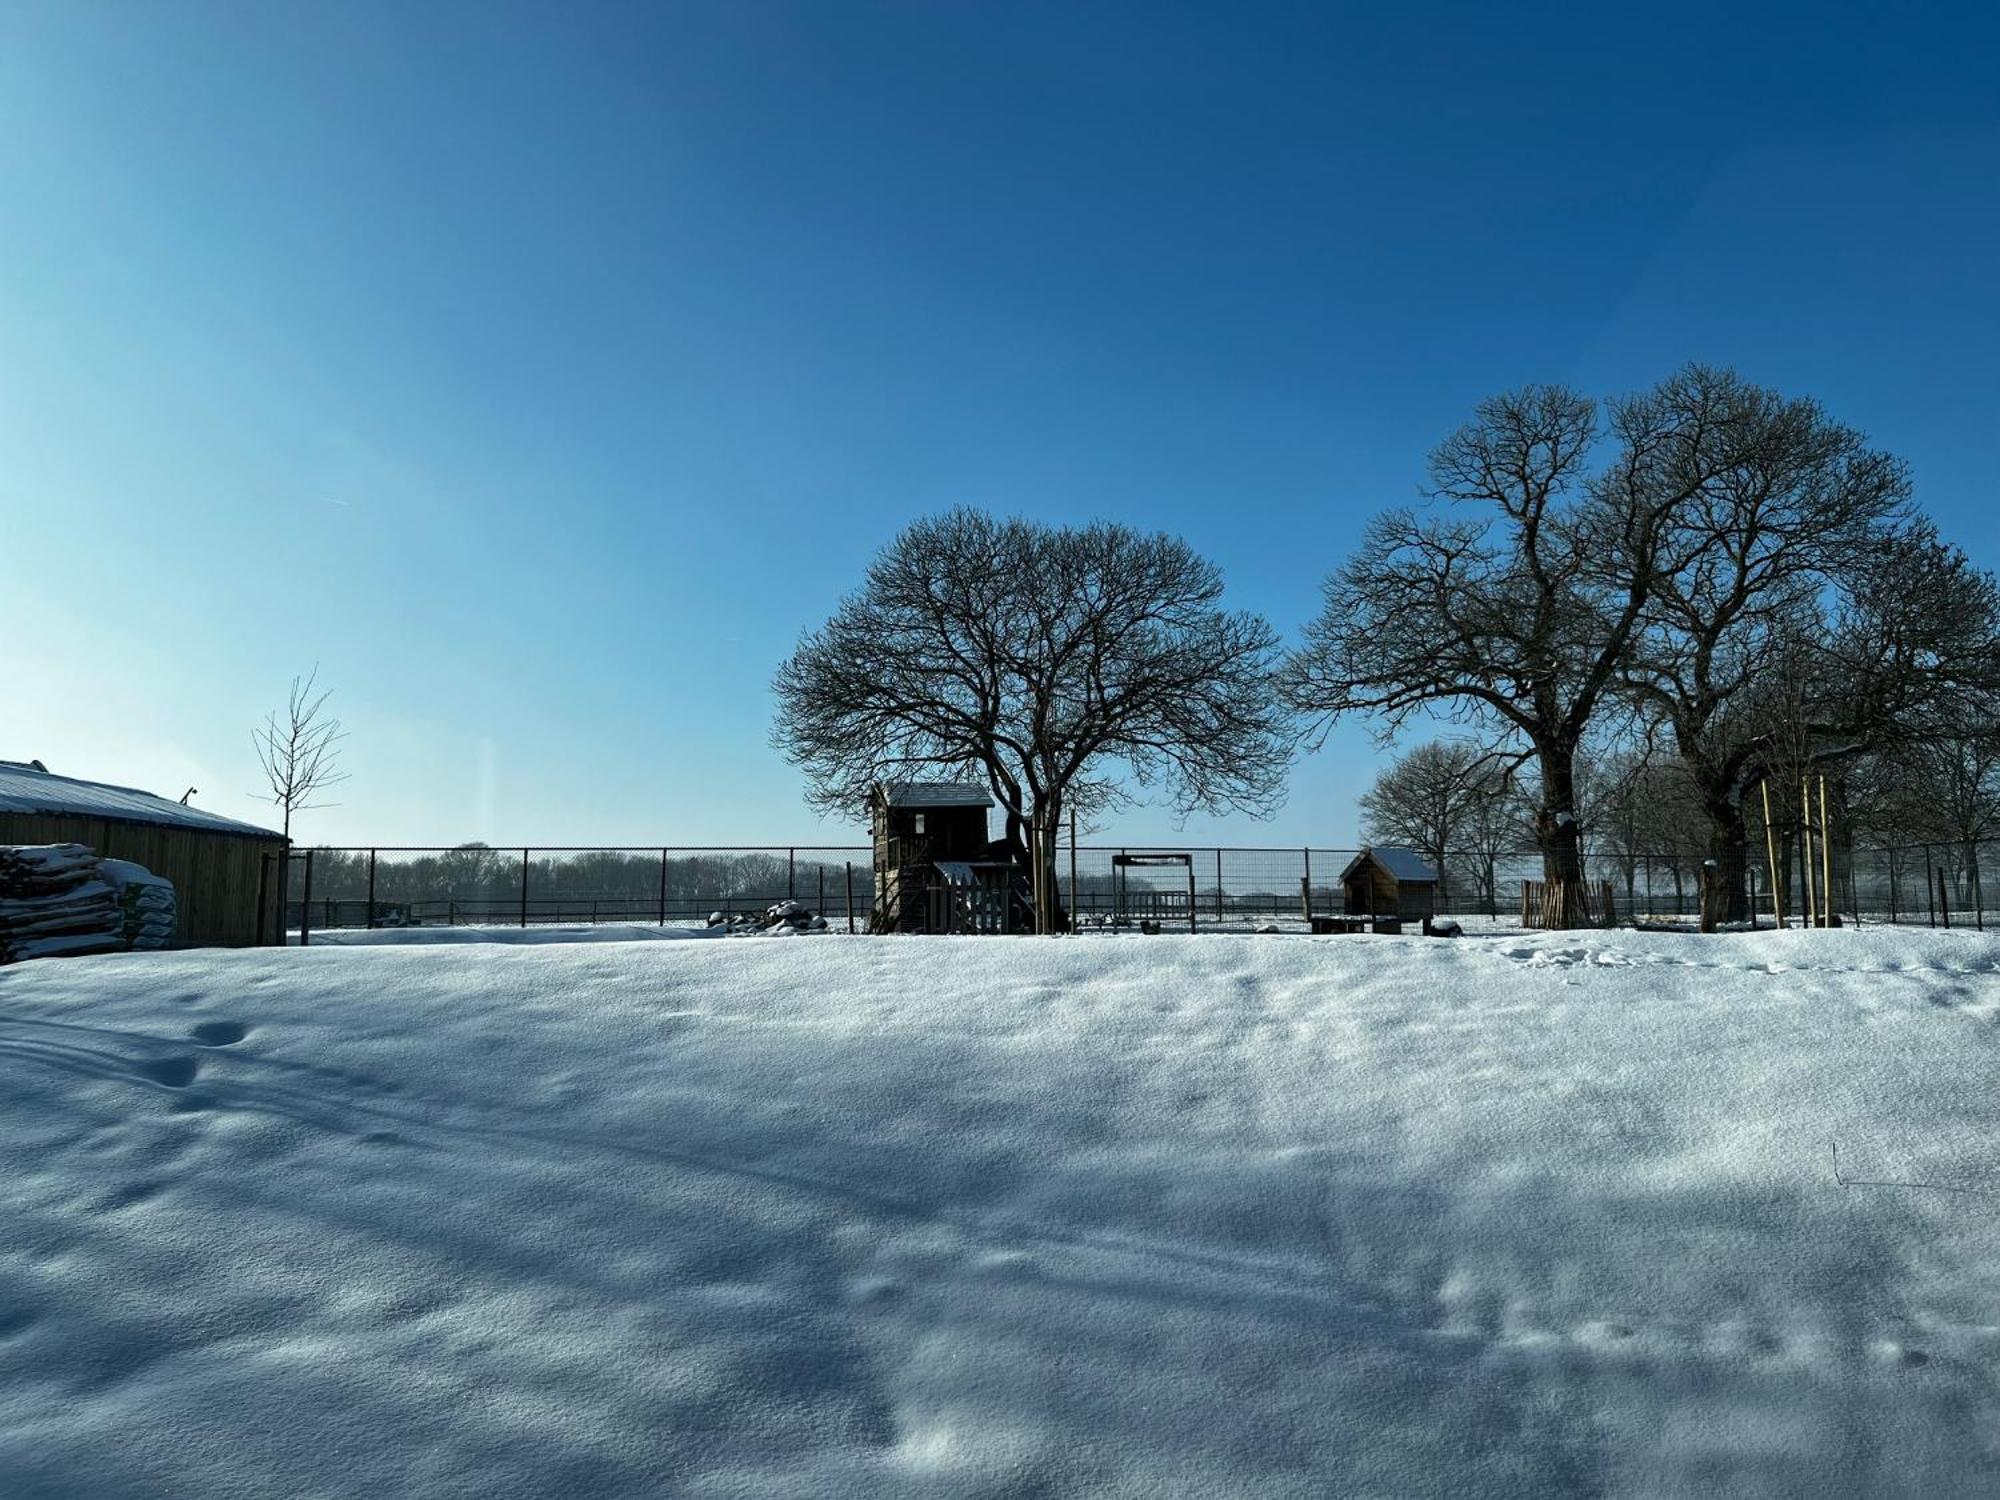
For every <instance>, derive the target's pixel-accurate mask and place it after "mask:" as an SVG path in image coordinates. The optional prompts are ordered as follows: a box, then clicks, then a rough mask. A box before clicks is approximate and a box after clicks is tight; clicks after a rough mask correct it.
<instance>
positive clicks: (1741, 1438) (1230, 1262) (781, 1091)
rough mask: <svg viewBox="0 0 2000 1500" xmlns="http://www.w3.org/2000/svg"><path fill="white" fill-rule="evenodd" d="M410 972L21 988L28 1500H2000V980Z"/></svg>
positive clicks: (440, 961)
mask: <svg viewBox="0 0 2000 1500" xmlns="http://www.w3.org/2000/svg"><path fill="white" fill-rule="evenodd" d="M598 933H599V934H600V935H611V934H612V930H610V929H598ZM490 935H491V934H489V936H490ZM626 935H627V936H630V935H631V934H626ZM646 935H647V936H657V930H654V931H652V932H649V933H647V934H646ZM357 936H360V937H362V938H364V939H365V938H368V937H370V936H372V937H373V938H374V939H375V941H373V942H368V941H362V942H356V943H351V944H337V945H332V946H327V947H318V946H315V947H314V948H312V949H309V950H304V951H301V950H297V949H293V950H262V951H249V952H233V953H213V952H211V953H184V954H158V955H118V956H113V957H107V958H97V959H82V960H75V961H68V962H45V963H39V964H28V965H22V966H18V967H16V968H12V969H8V970H5V971H0V1142H4V1146H3V1147H0V1162H4V1164H5V1169H6V1170H5V1177H4V1186H0V1495H5V1496H6V1497H8V1500H29V1497H40V1496H57V1495H60V1496H89V1497H92V1500H118V1497H127V1496H132V1497H137V1496H147V1497H152V1496H169V1497H177V1496H188V1497H200V1500H230V1497H239V1496H245V1497H247V1496H286V1497H306V1496H320V1495H339V1496H370V1497H376V1496H402V1495H411V1496H424V1497H460V1496H462V1497H468V1500H469V1497H475V1496H476V1497H481V1500H486V1497H508V1496H522V1497H527V1496H589V1495H674V1496H814V1497H820V1496H847V1495H860V1496H875V1495H886V1496H925V1497H928V1496H980V1497H1001V1496H1023V1497H1026V1496H1067V1495H1112V1496H1135V1497H1136V1496H1201V1497H1218V1496H1320V1495H1381V1496H1414V1495H1432V1494H1435V1495H1452V1496H1466V1495H1480V1496H1491V1495H1522V1496H1543V1495H1565V1494H1578V1495H1582V1494H1599V1493H1608V1494H1618V1495H1645V1496H1654V1495H1668V1496H1670V1495H1689V1496H1696V1495H1699V1496H1704V1497H1707V1496H1716V1495H1728V1496H1738V1495H1767V1494H1768V1495H1797V1496H1815V1497H1817V1496H1828V1495H1849V1494H1867V1495H1909V1496H1975V1495H1977V1496H1990V1495H1992V1494H1994V1493H1996V1492H2000V1375H1996V1369H2000V1366H1996V1359H2000V1132H1996V1126H2000V1082H1996V1080H1997V1079H2000V1069H1996V1062H2000V1027H1996V1024H1995V1023H1996V1020H2000V941H1997V940H1987V939H1983V938H1979V937H1975V936H1973V935H1970V934H1958V933H1953V934H1942V933H1931V932H1928V931H1918V932H1912V931H1909V930H1904V931H1901V932H1886V931H1885V932H1875V931H1867V930H1864V931H1862V932H1859V933H1853V932H1835V933H1803V932H1791V933H1785V934H1763V935H1757V936H1736V937H1720V938H1696V937H1676V936H1666V935H1658V936H1655V935H1640V934H1634V933H1602V934H1593V935H1590V936H1583V935H1575V934H1568V935H1556V934H1550V935H1544V936H1540V937H1536V938H1524V937H1517V938H1501V939H1473V940H1466V941H1462V942H1456V943H1448V942H1438V941H1429V942H1427V941H1425V940H1423V939H1420V938H1402V939H1397V938H1376V937H1348V938H1329V939H1318V940H1313V939H1305V938H1298V937H1277V938H1252V937H1234V938H1233V937H1216V936H1211V937H1203V938H1195V939H1188V938H1175V937H1161V938H1154V939H1142V938H1103V939H1097V940H1041V941H1037V940H1034V939H1018V940H1008V939H962V940H950V939H851V938H845V937H841V938H818V939H792V940H785V941H774V940H760V939H741V940H678V941H666V942H660V941H645V942H640V941H622V942H621V941H615V940H604V938H603V937H602V936H601V937H600V940H598V941H594V942H588V943H556V944H550V943H547V942H528V943H522V942H504V943H503V942H463V941H461V942H455V943H449V944H444V945H436V944H411V943H410V942H409V939H408V936H407V935H404V934H390V935H385V934H374V935H366V934H362V935H357ZM536 936H539V937H542V938H546V937H547V936H548V934H547V933H546V932H542V933H538V934H536ZM1836 1142H1837V1143H1838V1169H1839V1175H1838V1177H1836V1174H1835V1161H1834V1145H1835V1143H1836Z"/></svg>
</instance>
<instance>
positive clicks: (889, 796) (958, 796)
mask: <svg viewBox="0 0 2000 1500" xmlns="http://www.w3.org/2000/svg"><path fill="white" fill-rule="evenodd" d="M879 790H880V791H881V793H882V800H883V801H884V802H885V803H887V804H888V805H889V806H890V807H991V806H992V805H993V796H992V794H991V793H990V792H988V791H987V790H986V788H985V787H983V786H980V785H979V784H978V783H977V782H971V781H885V782H883V783H882V785H881V787H880V788H879Z"/></svg>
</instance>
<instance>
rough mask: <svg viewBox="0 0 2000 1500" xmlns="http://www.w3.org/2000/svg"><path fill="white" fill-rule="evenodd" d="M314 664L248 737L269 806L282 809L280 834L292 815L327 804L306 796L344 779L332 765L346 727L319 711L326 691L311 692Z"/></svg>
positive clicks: (316, 676) (288, 832)
mask: <svg viewBox="0 0 2000 1500" xmlns="http://www.w3.org/2000/svg"><path fill="white" fill-rule="evenodd" d="M318 681H319V668H318V667H317V666H315V667H314V668H313V669H312V671H311V672H309V673H307V674H306V675H305V676H304V677H302V678H301V677H294V678H293V679H292V690H291V692H290V694H289V695H288V696H287V697H286V700H285V707H284V710H283V712H282V713H281V712H280V711H278V710H276V709H273V710H272V711H271V713H270V714H268V715H267V716H266V717H265V720H264V726H263V728H261V729H258V730H256V731H255V732H253V733H252V735H251V736H250V740H251V743H252V745H254V746H255V747H256V751H257V760H258V763H259V764H260V765H261V766H262V767H263V768H264V780H265V781H266V783H268V785H269V787H270V794H269V795H270V798H271V802H272V805H274V806H276V807H280V808H283V809H284V815H285V821H284V827H283V831H284V835H285V838H286V841H287V842H289V841H290V839H291V836H292V814H293V813H295V812H304V811H305V810H307V809H309V808H314V807H325V806H327V805H328V804H326V803H323V802H315V801H313V800H312V799H313V798H314V797H315V796H317V795H318V794H319V793H320V792H322V791H324V790H325V789H326V788H328V787H330V786H334V785H336V784H337V783H339V782H342V781H345V780H347V773H346V772H345V771H342V770H339V769H338V762H339V759H340V746H341V744H342V742H343V741H345V740H346V738H347V731H346V730H344V729H342V728H341V726H340V720H338V719H335V718H332V717H330V716H328V715H326V714H325V713H324V712H323V710H324V709H325V707H326V700H327V698H328V697H329V696H330V690H328V691H320V692H315V691H314V689H315V687H316V685H317V683H318Z"/></svg>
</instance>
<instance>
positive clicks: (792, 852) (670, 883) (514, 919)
mask: <svg viewBox="0 0 2000 1500" xmlns="http://www.w3.org/2000/svg"><path fill="white" fill-rule="evenodd" d="M1359 852H1360V851H1359V850H1356V849H1341V848H1319V847H1311V848H1308V847H1300V848H1272V847H1215V846H1206V847H1195V846H1187V845H1181V846H1172V845H1157V844H1151V845H1141V844H1132V845H1113V844H1101V845H1100V844H1092V845H1081V846H1076V847H1071V846H1070V845H1067V844H1064V845H1061V846H1059V847H1058V849H1057V851H1056V856H1055V858H1056V872H1055V873H1056V886H1057V890H1058V893H1059V898H1060V900H1061V901H1062V903H1063V906H1064V908H1065V909H1066V910H1067V911H1069V912H1070V913H1072V914H1073V915H1074V917H1075V918H1076V920H1077V922H1078V923H1079V924H1080V925H1083V926H1086V927H1088V926H1093V925H1095V926H1105V925H1126V924H1130V925H1137V924H1139V923H1142V922H1148V921H1151V922H1157V923H1159V924H1160V925H1161V926H1162V927H1163V928H1166V929H1169V930H1172V929H1176V928H1180V927H1182V926H1192V927H1194V928H1195V929H1197V930H1228V929H1232V928H1233V929H1239V930H1241V929H1248V928H1252V927H1256V926H1266V925H1269V924H1271V923H1274V922H1275V923H1278V924H1280V925H1281V926H1289V925H1304V924H1305V923H1306V922H1307V921H1308V919H1309V918H1310V917H1312V916H1313V915H1315V914H1336V913H1339V912H1341V911H1342V910H1343V909H1344V904H1345V899H1346V898H1345V895H1344V892H1343V888H1342V885H1341V877H1342V875H1343V873H1344V872H1345V871H1346V869H1347V867H1348V865H1349V864H1350V862H1351V861H1352V860H1353V859H1354V857H1355V856H1356V854H1357V853H1359ZM1764 853H1765V851H1763V850H1756V851H1753V854H1754V855H1755V856H1757V857H1755V858H1753V859H1752V862H1751V867H1750V873H1749V881H1748V885H1749V891H1748V894H1749V898H1750V908H1751V911H1752V913H1753V914H1755V916H1756V917H1757V918H1758V919H1759V920H1761V921H1763V922H1765V923H1769V922H1770V921H1771V920H1772V917H1773V903H1772V900H1771V890H1770V870H1769V866H1768V862H1767V859H1766V858H1764V857H1763V856H1764ZM1996 858H2000V848H1995V847H1994V846H1993V845H1990V844H1985V843H1950V844H1946V843H1927V844H1910V845H1901V846H1895V847H1884V848H1840V849H1837V850H1836V851H1835V854H1834V858H1833V860H1832V872H1831V873H1832V876H1833V903H1832V904H1833V906H1834V908H1835V910H1836V911H1837V912H1839V913H1840V914H1841V915H1842V917H1843V919H1844V920H1850V921H1855V922H1860V923H1864V924H1865V923H1869V922H1883V923H1899V924H1910V923H1916V924H1920V925H1921V924H1926V923H1927V924H1930V925H1934V926H1952V927H1960V926H1964V927H1974V928H1978V929H1981V930H1983V929H1984V928H1985V926H1986V923H1987V919H1988V917H1989V916H1994V915H2000V912H1992V913H1989V911H1988V910H1987V908H1986V902H1985V889H1984V881H1983V878H1982V870H1983V869H1984V868H1986V867H1988V866H1991V865H1993V864H1994V863H1995V860H1996ZM279 863H280V864H281V865H283V866H284V868H283V869H282V870H279V871H274V872H272V878H271V881H270V888H271V890H272V892H273V893H274V894H273V899H272V900H271V902H270V910H271V917H270V921H269V924H268V927H269V930H270V932H271V935H272V937H273V938H274V939H275V938H276V936H277V931H278V929H279V927H280V925H282V928H283V929H284V930H285V931H287V932H291V933H299V932H301V931H302V930H303V931H305V932H310V931H315V930H325V929H334V928H356V927H429V926H479V925H491V924H506V925H510V926H523V927H525V926H538V925H558V924H560V925H569V924H586V923H596V924H605V923H635V922H643V923H650V924H657V925H661V926H665V925H670V924H701V923H705V922H706V921H707V920H708V918H709V916H710V914H711V913H715V912H721V913H722V914H723V915H724V916H725V917H735V916H739V915H743V914H746V913H755V912H760V911H763V910H764V909H765V908H767V907H769V906H771V905H772V904H774V903H776V902H779V901H785V900H793V901H798V902H801V903H803V904H804V905H806V906H809V907H811V908H812V909H813V910H814V911H817V912H819V913H820V914H821V915H823V916H825V917H826V918H827V919H828V921H829V923H831V924H832V925H833V926H834V928H835V929H836V930H842V931H846V930H851V931H855V932H865V931H866V930H867V927H868V917H869V913H870V911H871V909H872V908H873V905H874V899H875V880H874V870H873V867H872V855H871V851H870V849H869V848H868V847H867V846H866V845H826V846H808V845H763V846H751V845H743V846H725V847H672V846H669V847H664V848H663V847H611V848H516V849H507V848H489V847H485V846H481V845H465V846H458V847H450V848H446V847H435V848H389V847H377V848H320V849H312V850H299V851H295V852H294V854H293V855H292V856H291V858H290V859H289V860H288V861H286V860H280V861H279ZM1438 873H1439V875H1440V879H1439V882H1438V889H1437V893H1436V898H1435V909H1436V911H1437V913H1438V914H1439V915H1440V916H1449V917H1452V918H1455V919H1456V920H1458V921H1459V922H1460V923H1461V924H1462V925H1464V926H1466V927H1467V928H1468V929H1469V930H1479V929H1482V928H1483V929H1488V930H1492V929H1511V928H1514V927H1517V926H1518V925H1519V923H1520V915H1521V908H1520V902H1521V892H1522V888H1523V883H1524V882H1529V881H1538V880H1540V879H1541V878H1542V876H1543V865H1542V857H1541V855H1540V854H1539V853H1538V852H1520V851H1512V850H1510V851H1494V852H1483V853H1482V852H1473V853H1460V854H1453V855H1451V856H1449V857H1448V858H1447V859H1446V860H1445V861H1444V863H1443V866H1442V869H1441V870H1440V871H1439V872H1438ZM1584 874H1585V878H1586V879H1587V880H1588V881H1590V882H1591V883H1592V884H1593V885H1595V884H1597V883H1600V882H1601V883H1604V884H1608V885H1609V886H1610V887H1611V889H1612V892H1613V894H1614V897H1615V903H1616V908H1617V915H1618V920H1619V921H1621V922H1626V921H1638V922H1659V923H1668V922H1686V921H1692V920H1694V919H1695V918H1696V917H1697V916H1698V915H1699V913H1700V906H1701V888H1702V875H1703V871H1702V862H1701V860H1700V858H1699V857H1697V856H1692V855H1685V854H1683V855H1671V854H1620V853H1616V852H1610V853H1607V852H1602V851H1598V852H1591V853H1588V854H1586V856H1585V860H1584ZM1780 875H1781V879H1782V880H1783V881H1785V882H1786V887H1787V888H1786V889H1784V890H1781V896H1782V898H1783V900H1784V904H1785V907H1786V916H1787V918H1788V919H1790V920H1792V921H1797V920H1798V919H1799V917H1800V916H1801V906H1802V903H1801V902H1800V900H1799V899H1798V896H1797V894H1796V893H1797V892H1798V890H1799V886H1800V882H1799V877H1798V872H1797V870H1796V868H1793V869H1791V870H1790V871H1784V870H1782V869H1781V871H1780ZM1816 878H1818V875H1817V873H1816ZM279 893H281V894H279Z"/></svg>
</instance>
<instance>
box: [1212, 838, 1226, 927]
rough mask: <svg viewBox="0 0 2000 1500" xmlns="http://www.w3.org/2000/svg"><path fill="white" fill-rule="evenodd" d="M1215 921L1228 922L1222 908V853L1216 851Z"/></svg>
mask: <svg viewBox="0 0 2000 1500" xmlns="http://www.w3.org/2000/svg"><path fill="white" fill-rule="evenodd" d="M1215 920H1216V921H1218V922H1221V921H1225V920H1227V918H1226V916H1225V913H1224V911H1223V906H1222V851H1221V850H1220V849H1218V850H1216V851H1215Z"/></svg>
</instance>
